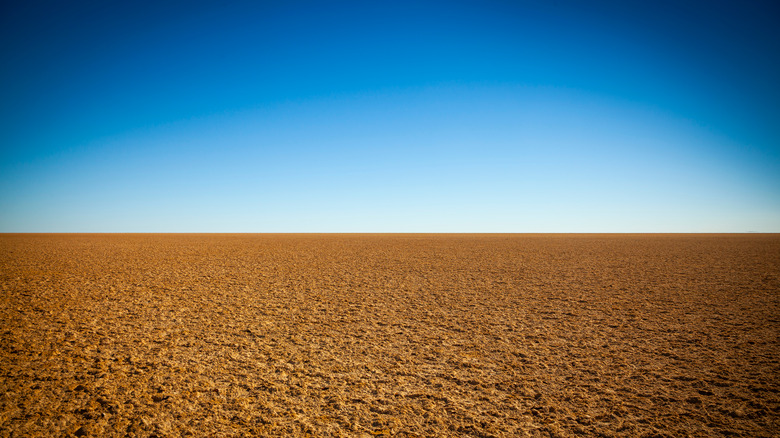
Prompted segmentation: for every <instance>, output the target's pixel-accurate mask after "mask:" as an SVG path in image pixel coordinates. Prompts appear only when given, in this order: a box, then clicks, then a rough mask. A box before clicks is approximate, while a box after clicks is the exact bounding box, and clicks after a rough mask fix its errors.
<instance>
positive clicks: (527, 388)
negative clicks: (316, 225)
mask: <svg viewBox="0 0 780 438" xmlns="http://www.w3.org/2000/svg"><path fill="white" fill-rule="evenodd" d="M0 285H1V287H2V289H1V290H0V293H1V297H2V301H1V302H0V321H1V322H2V326H1V327H0V331H1V333H2V336H0V372H1V373H2V379H0V384H1V385H2V391H0V436H4V437H8V436H180V435H195V436H247V435H248V436H253V435H257V436H278V435H284V436H289V435H292V436H307V435H309V436H401V437H413V436H463V437H465V436H479V437H486V436H496V437H514V436H525V435H530V436H573V435H577V434H582V435H586V436H675V437H679V436H751V437H753V436H767V437H769V436H778V434H780V394H779V393H778V390H780V363H779V362H778V359H779V358H780V345H778V341H779V339H778V335H779V334H780V301H779V300H780V235H759V234H745V235H392V234H391V235H208V234H205V235H164V234H159V235H133V234H131V235H8V234H6V235H0Z"/></svg>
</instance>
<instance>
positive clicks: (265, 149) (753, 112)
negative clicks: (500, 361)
mask: <svg viewBox="0 0 780 438" xmlns="http://www.w3.org/2000/svg"><path fill="white" fill-rule="evenodd" d="M220 3H221V2H220ZM779 11H780V6H776V2H747V3H745V4H743V3H742V2H733V1H732V2H719V1H706V2H685V1H669V2H664V1H660V2H639V1H637V2H625V1H614V2H600V1H588V2H567V1H557V2H542V1H539V2H483V1H480V2H477V1H475V2H408V3H405V2H274V3H268V4H263V3H259V2H258V3H255V2H247V3H240V2H239V3H231V4H230V5H228V6H225V5H218V4H217V2H214V4H207V3H197V2H181V3H176V2H149V3H144V2H123V3H120V2H116V4H112V2H103V1H95V2H53V3H47V2H35V1H33V2H5V3H4V4H3V6H2V9H0V42H2V46H0V47H1V50H2V57H1V58H0V59H1V60H0V62H2V65H1V66H0V76H1V78H2V82H0V88H1V90H2V95H0V96H1V97H0V115H1V116H2V118H1V119H0V145H2V150H1V152H0V231H2V232H16V231H31V232H82V231H84V232H341V231H346V232H406V231H413V232H414V231H417V232H732V231H733V232H745V231H762V232H780V80H778V78H780V31H779V30H778V26H777V23H778V20H779V19H780V12H779Z"/></svg>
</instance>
